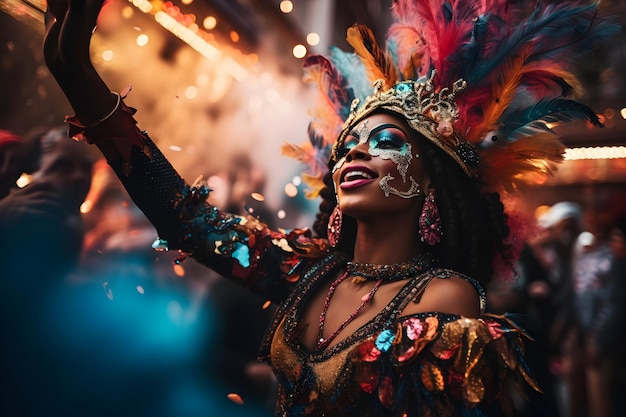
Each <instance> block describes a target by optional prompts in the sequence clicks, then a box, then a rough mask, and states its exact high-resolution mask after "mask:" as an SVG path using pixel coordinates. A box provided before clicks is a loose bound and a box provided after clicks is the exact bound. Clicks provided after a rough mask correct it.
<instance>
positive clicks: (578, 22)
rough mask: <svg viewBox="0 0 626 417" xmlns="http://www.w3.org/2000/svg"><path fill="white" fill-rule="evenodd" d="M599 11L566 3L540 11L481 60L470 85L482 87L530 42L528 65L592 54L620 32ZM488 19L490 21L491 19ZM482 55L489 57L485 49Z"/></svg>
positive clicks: (539, 9) (469, 75) (536, 10)
mask: <svg viewBox="0 0 626 417" xmlns="http://www.w3.org/2000/svg"><path fill="white" fill-rule="evenodd" d="M596 7H597V5H596V4H589V5H584V6H579V7H571V6H569V5H567V3H565V6H563V5H559V6H553V5H549V6H547V7H545V8H541V7H538V8H537V9H535V11H534V12H533V14H532V15H531V16H530V17H529V19H528V20H527V22H526V23H525V24H522V25H519V26H517V27H516V28H515V29H514V30H513V31H512V32H511V33H509V34H507V35H506V36H504V37H503V38H502V39H501V43H500V45H499V46H498V48H497V49H496V50H495V53H493V54H489V55H483V56H482V60H480V61H478V62H477V65H476V66H475V68H473V70H472V71H471V73H469V74H467V75H466V80H467V82H468V83H469V84H470V85H479V83H480V82H481V81H482V80H484V79H486V78H487V77H489V75H490V74H491V73H492V72H493V71H494V69H495V68H497V67H498V66H499V65H501V64H502V63H504V62H505V61H506V60H507V59H509V58H510V57H512V56H515V55H516V54H517V53H518V51H519V50H520V49H521V48H524V47H526V46H527V45H528V44H529V42H532V43H535V48H534V50H533V51H532V54H531V57H530V58H529V61H532V60H541V59H555V58H556V57H560V58H562V59H565V58H567V59H568V60H571V59H573V58H575V57H576V56H579V55H580V54H582V53H584V52H587V51H589V50H590V48H591V47H592V46H593V45H596V44H597V43H598V42H599V41H602V40H606V39H607V38H608V37H610V36H611V35H613V34H614V33H615V32H616V31H617V30H619V26H618V25H616V24H614V23H613V22H612V21H611V20H608V19H600V18H598V17H597V16H596ZM486 19H487V20H489V18H488V17H486ZM476 47H477V48H480V47H481V45H480V44H477V45H476ZM479 51H480V49H479ZM482 52H485V53H487V54H488V53H489V51H486V48H484V47H483V49H482Z"/></svg>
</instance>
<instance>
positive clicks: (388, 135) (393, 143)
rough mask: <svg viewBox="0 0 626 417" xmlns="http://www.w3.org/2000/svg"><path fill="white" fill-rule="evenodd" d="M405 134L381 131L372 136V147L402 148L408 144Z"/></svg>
mask: <svg viewBox="0 0 626 417" xmlns="http://www.w3.org/2000/svg"><path fill="white" fill-rule="evenodd" d="M406 143H407V142H406V140H405V139H404V137H403V136H401V135H400V134H397V133H393V132H385V131H383V132H380V133H378V134H376V135H374V136H373V137H371V138H370V147H372V148H376V149H401V148H403V147H404V146H405V145H406Z"/></svg>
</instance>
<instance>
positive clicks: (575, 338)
mask: <svg viewBox="0 0 626 417" xmlns="http://www.w3.org/2000/svg"><path fill="white" fill-rule="evenodd" d="M614 221H615V219H614V210H613V207H612V206H611V201H610V199H608V198H602V197H600V198H597V199H594V200H592V201H590V203H589V204H588V205H587V207H586V210H585V212H584V230H585V231H584V232H582V233H581V234H580V235H578V237H577V239H576V243H575V246H574V256H573V263H572V282H571V284H572V291H571V294H572V298H571V299H570V301H569V304H570V306H571V307H570V308H571V311H570V314H569V315H568V319H567V320H566V321H565V323H564V329H563V330H564V338H563V341H562V355H563V375H564V377H565V383H566V387H567V399H568V415H569V416H571V417H578V416H580V417H584V416H590V415H593V416H594V417H596V416H597V417H611V416H613V415H614V414H613V410H612V404H611V401H610V395H609V394H610V389H611V388H610V385H609V381H610V379H609V375H610V368H611V366H612V365H611V361H610V360H608V357H607V356H604V355H602V354H601V351H600V346H599V344H598V342H599V340H600V339H599V334H598V331H599V328H598V322H599V320H600V318H601V315H602V310H603V308H604V306H605V305H606V302H607V285H608V273H609V269H610V268H611V264H612V262H613V254H612V252H611V247H610V245H609V237H610V232H611V228H612V226H613V224H614Z"/></svg>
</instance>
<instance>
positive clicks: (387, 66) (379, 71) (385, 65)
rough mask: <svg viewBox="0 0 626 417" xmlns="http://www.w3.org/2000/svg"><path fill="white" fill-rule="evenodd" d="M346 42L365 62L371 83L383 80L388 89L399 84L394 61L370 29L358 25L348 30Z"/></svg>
mask: <svg viewBox="0 0 626 417" xmlns="http://www.w3.org/2000/svg"><path fill="white" fill-rule="evenodd" d="M346 40H347V41H348V43H349V44H350V45H351V46H352V47H353V48H354V52H355V53H356V54H357V55H358V56H359V58H361V61H363V64H364V65H365V69H366V72H367V76H368V77H369V79H370V81H372V82H374V81H376V80H378V79H381V78H382V79H383V80H384V81H385V83H386V84H387V87H391V86H393V85H394V84H395V83H396V82H398V72H397V71H396V69H395V67H394V65H393V60H392V59H391V57H390V56H389V55H388V54H387V53H386V52H385V51H383V50H382V49H381V47H380V45H378V42H377V41H376V38H375V37H374V33H373V32H372V31H371V29H370V28H368V27H367V26H364V25H359V24H356V25H354V26H352V27H350V28H349V29H348V34H347V37H346Z"/></svg>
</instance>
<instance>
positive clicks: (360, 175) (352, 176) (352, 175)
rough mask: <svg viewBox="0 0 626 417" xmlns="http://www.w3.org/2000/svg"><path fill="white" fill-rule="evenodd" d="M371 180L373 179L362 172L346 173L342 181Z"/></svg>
mask: <svg viewBox="0 0 626 417" xmlns="http://www.w3.org/2000/svg"><path fill="white" fill-rule="evenodd" d="M371 178H374V177H373V176H371V175H370V174H368V173H367V172H364V171H350V172H346V175H344V177H343V179H344V181H353V180H357V179H371Z"/></svg>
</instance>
